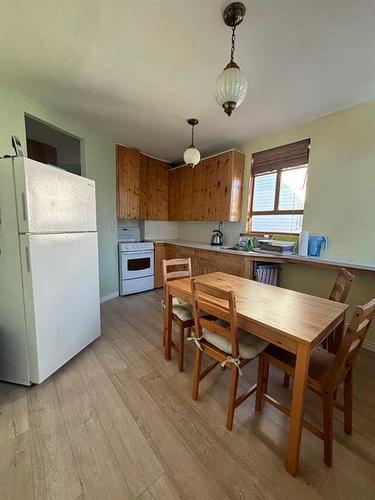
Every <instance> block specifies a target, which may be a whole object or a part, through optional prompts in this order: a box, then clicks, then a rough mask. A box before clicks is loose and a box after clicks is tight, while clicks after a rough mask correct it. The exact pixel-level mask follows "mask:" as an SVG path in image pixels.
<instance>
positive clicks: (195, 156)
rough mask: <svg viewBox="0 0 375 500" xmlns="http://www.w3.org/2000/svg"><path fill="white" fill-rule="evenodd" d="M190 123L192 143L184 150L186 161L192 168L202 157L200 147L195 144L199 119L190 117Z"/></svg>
mask: <svg viewBox="0 0 375 500" xmlns="http://www.w3.org/2000/svg"><path fill="white" fill-rule="evenodd" d="M187 122H188V124H189V125H191V144H190V146H189V147H188V148H187V149H185V152H184V162H185V163H186V165H189V166H190V167H191V168H194V167H195V165H197V164H198V163H199V161H200V159H201V154H200V152H199V151H198V149H197V148H196V147H195V146H194V127H195V126H196V125H198V123H199V120H197V119H196V118H189V119H188V120H187Z"/></svg>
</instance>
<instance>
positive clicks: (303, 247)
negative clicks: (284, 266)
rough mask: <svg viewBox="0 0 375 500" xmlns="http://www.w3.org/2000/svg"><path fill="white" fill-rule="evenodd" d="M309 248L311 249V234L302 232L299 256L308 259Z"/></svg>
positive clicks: (299, 239)
mask: <svg viewBox="0 0 375 500" xmlns="http://www.w3.org/2000/svg"><path fill="white" fill-rule="evenodd" d="M308 247H309V232H308V231H301V232H300V234H299V238H298V255H301V256H302V257H306V256H307V250H308Z"/></svg>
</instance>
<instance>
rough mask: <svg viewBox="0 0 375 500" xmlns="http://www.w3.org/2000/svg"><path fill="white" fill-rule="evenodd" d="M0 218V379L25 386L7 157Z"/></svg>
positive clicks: (1, 164)
mask: <svg viewBox="0 0 375 500" xmlns="http://www.w3.org/2000/svg"><path fill="white" fill-rule="evenodd" d="M0 219H1V222H0V380H5V381H7V382H14V383H16V384H25V385H28V384H29V383H30V375H29V361H28V352H27V342H26V323H25V312H24V302H23V289H22V269H21V259H20V245H19V235H18V227H17V209H16V196H15V192H14V179H13V166H12V161H11V160H10V159H9V160H0ZM0 411H1V410H0Z"/></svg>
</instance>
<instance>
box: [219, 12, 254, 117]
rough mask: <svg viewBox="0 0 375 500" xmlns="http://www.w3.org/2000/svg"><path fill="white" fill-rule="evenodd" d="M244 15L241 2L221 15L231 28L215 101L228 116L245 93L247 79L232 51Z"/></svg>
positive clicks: (243, 97) (240, 101)
mask: <svg viewBox="0 0 375 500" xmlns="http://www.w3.org/2000/svg"><path fill="white" fill-rule="evenodd" d="M245 13H246V7H245V6H244V4H243V3H241V2H233V3H231V4H230V5H228V6H227V7H226V8H225V10H224V13H223V19H224V22H225V24H226V25H227V26H230V27H231V28H232V40H231V53H230V62H229V63H228V64H227V65H226V66H225V68H224V71H223V72H222V73H221V75H219V77H218V79H217V80H216V94H215V97H216V101H217V103H218V104H220V106H222V107H223V108H224V111H225V113H226V114H227V115H228V116H230V115H231V114H232V112H233V111H234V110H235V109H236V108H237V107H238V106H239V105H240V104H241V103H242V101H243V100H244V99H245V96H246V93H247V79H246V76H245V74H244V73H243V72H242V71H241V70H240V67H239V66H238V64H236V63H235V62H234V50H235V42H236V33H235V31H236V27H237V26H238V25H239V24H241V23H242V21H243V18H244V16H245Z"/></svg>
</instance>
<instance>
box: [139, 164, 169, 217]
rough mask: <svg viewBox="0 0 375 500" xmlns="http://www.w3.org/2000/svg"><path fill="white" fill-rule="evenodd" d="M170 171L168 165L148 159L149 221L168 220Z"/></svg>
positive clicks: (147, 199) (147, 200) (147, 202)
mask: <svg viewBox="0 0 375 500" xmlns="http://www.w3.org/2000/svg"><path fill="white" fill-rule="evenodd" d="M141 156H143V155H142V154H141ZM168 171H169V166H168V163H166V162H165V161H161V160H156V159H155V158H151V157H147V198H146V204H147V217H146V218H147V219H148V220H168Z"/></svg>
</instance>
